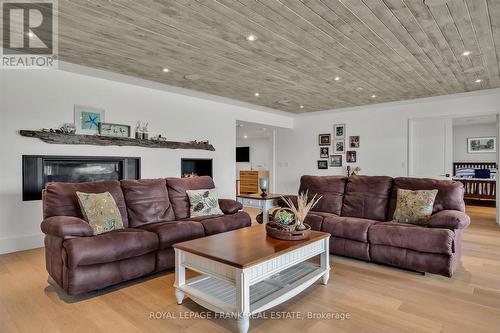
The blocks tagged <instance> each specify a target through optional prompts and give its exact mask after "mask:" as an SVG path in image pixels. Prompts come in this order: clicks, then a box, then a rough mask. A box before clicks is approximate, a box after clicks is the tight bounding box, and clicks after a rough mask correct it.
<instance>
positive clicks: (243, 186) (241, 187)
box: [236, 121, 276, 194]
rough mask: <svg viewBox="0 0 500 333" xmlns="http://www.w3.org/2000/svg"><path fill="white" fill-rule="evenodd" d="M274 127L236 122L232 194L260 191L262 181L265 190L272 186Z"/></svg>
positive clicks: (273, 182)
mask: <svg viewBox="0 0 500 333" xmlns="http://www.w3.org/2000/svg"><path fill="white" fill-rule="evenodd" d="M275 137H276V128H274V127H272V126H268V125H263V124H258V123H251V122H244V121H237V122H236V193H237V194H240V193H242V194H253V193H260V192H261V188H260V187H261V185H263V184H264V183H262V180H266V181H267V188H266V191H267V192H268V193H271V192H272V191H273V190H274V188H275Z"/></svg>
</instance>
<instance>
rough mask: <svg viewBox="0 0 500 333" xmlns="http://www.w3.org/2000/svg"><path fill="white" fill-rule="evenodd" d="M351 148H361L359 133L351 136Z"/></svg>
mask: <svg viewBox="0 0 500 333" xmlns="http://www.w3.org/2000/svg"><path fill="white" fill-rule="evenodd" d="M349 148H359V135H355V136H350V137H349Z"/></svg>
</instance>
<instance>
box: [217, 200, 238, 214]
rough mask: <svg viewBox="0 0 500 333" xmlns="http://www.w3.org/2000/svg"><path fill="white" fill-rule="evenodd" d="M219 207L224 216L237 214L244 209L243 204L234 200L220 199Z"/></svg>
mask: <svg viewBox="0 0 500 333" xmlns="http://www.w3.org/2000/svg"><path fill="white" fill-rule="evenodd" d="M219 206H220V209H221V210H222V212H223V213H224V214H236V213H237V212H239V211H240V210H242V209H243V205H242V204H241V202H238V201H236V200H232V199H219Z"/></svg>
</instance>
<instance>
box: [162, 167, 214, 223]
mask: <svg viewBox="0 0 500 333" xmlns="http://www.w3.org/2000/svg"><path fill="white" fill-rule="evenodd" d="M211 188H215V184H214V181H213V180H212V178H211V177H208V176H202V177H191V178H167V189H168V196H169V198H170V202H171V203H172V207H173V208H174V213H175V218H176V220H180V219H185V218H187V217H189V207H190V206H189V199H188V196H187V193H186V191H187V190H203V189H211Z"/></svg>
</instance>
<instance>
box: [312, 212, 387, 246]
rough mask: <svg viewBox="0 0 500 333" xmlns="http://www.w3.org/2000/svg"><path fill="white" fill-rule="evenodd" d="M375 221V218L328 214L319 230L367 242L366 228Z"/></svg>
mask: <svg viewBox="0 0 500 333" xmlns="http://www.w3.org/2000/svg"><path fill="white" fill-rule="evenodd" d="M375 223H377V221H375V220H368V219H360V218H357V217H345V216H330V217H325V219H324V220H323V227H322V228H321V231H324V232H328V233H330V234H332V236H334V237H340V238H347V239H351V240H355V241H358V242H365V243H367V242H368V229H369V228H370V226H372V225H373V224H375Z"/></svg>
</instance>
